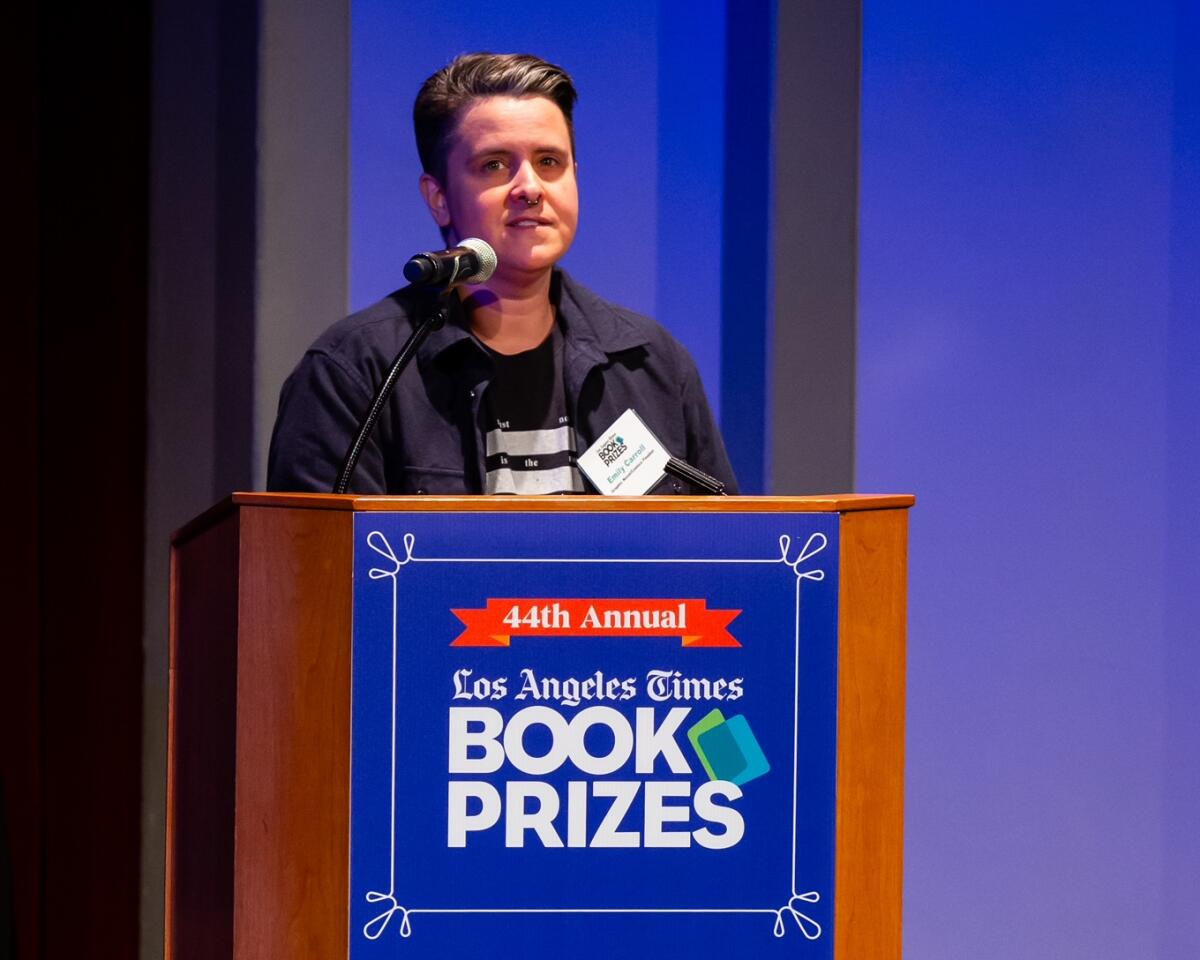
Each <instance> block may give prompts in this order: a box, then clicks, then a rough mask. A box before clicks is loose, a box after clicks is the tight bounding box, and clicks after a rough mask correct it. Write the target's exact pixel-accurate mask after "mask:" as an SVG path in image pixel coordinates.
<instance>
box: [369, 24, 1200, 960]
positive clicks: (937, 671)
mask: <svg viewBox="0 0 1200 960" xmlns="http://www.w3.org/2000/svg"><path fill="white" fill-rule="evenodd" d="M1001 6H1002V9H993V8H988V9H987V10H986V11H985V12H980V11H979V10H977V9H976V8H972V7H969V6H968V7H964V6H963V5H961V4H955V3H949V2H941V0H938V2H931V3H925V4H908V5H900V6H895V5H885V4H881V3H878V2H875V0H866V2H865V3H864V6H863V23H864V35H863V61H864V69H863V87H862V158H861V208H860V209H861V219H860V247H861V256H860V261H859V270H860V303H859V318H860V324H859V331H858V353H859V389H858V395H857V457H858V483H857V487H858V489H860V490H864V491H914V492H916V493H917V494H918V497H919V502H918V506H917V508H916V510H915V511H914V512H913V515H912V542H911V586H910V591H911V604H910V635H909V657H910V661H909V663H910V675H909V726H908V741H909V751H908V781H907V782H908V794H907V797H908V799H907V847H906V871H907V873H906V891H905V894H906V902H905V931H906V932H905V937H906V947H907V951H908V954H909V955H910V956H913V957H920V958H923V960H924V958H961V957H972V958H992V957H996V958H999V957H1006V958H1007V957H1011V956H1022V957H1041V956H1056V957H1088V958H1114V960H1115V958H1122V960H1124V958H1129V957H1164V958H1171V960H1174V958H1184V957H1194V956H1197V955H1200V921H1197V919H1196V917H1197V914H1198V913H1200V912H1198V911H1196V910H1195V909H1194V905H1193V901H1194V898H1195V894H1196V891H1197V889H1200V841H1198V840H1197V837H1198V836H1200V822H1198V817H1197V813H1196V809H1197V799H1196V798H1197V797H1200V758H1198V754H1200V730H1198V729H1197V725H1198V720H1197V717H1198V713H1200V711H1198V710H1197V707H1196V704H1197V703H1198V702H1200V653H1198V645H1197V642H1196V640H1197V637H1196V629H1195V624H1196V622H1197V619H1198V614H1200V610H1198V609H1197V603H1198V601H1197V597H1200V582H1198V574H1197V569H1198V567H1200V563H1198V558H1197V544H1198V542H1200V530H1198V525H1200V519H1198V518H1200V509H1198V508H1197V504H1198V503H1200V490H1198V489H1197V477H1198V476H1200V462H1198V461H1200V454H1198V453H1197V450H1198V449H1200V443H1198V442H1197V441H1198V440H1200V430H1198V429H1197V412H1198V411H1200V397H1198V396H1197V383H1200V344H1198V342H1197V329H1198V327H1197V300H1198V298H1197V280H1196V275H1197V270H1196V264H1197V263H1200V244H1198V242H1197V220H1198V214H1197V209H1198V193H1197V164H1198V162H1200V161H1198V155H1200V149H1198V147H1197V141H1198V131H1200V118H1198V110H1197V95H1198V94H1197V92H1198V91H1200V77H1198V76H1197V69H1196V64H1197V61H1198V60H1200V41H1198V40H1197V13H1196V5H1195V4H1194V3H1185V2H1183V0H1176V2H1174V3H1172V2H1170V0H1150V2H1146V3H1138V4H1134V3H1132V2H1117V3H1101V4H1095V3H1089V4H1083V3H1063V4H1055V5H1052V9H1046V8H1045V7H1044V6H1043V5H1035V4H1032V3H1021V2H1012V3H1007V4H1004V5H1001ZM601 9H602V12H601ZM353 12H354V19H353V37H354V46H353V78H352V79H353V103H352V107H353V113H352V117H353V127H352V223H351V235H352V259H351V264H352V266H351V270H352V276H351V290H352V294H351V296H352V301H353V305H354V306H356V307H357V306H361V305H363V304H365V303H367V302H370V301H371V300H373V299H375V298H377V297H378V296H380V295H382V294H384V293H386V292H387V291H388V290H390V289H392V288H393V287H395V286H397V285H398V284H399V269H398V268H399V265H400V263H401V262H402V260H403V258H404V257H406V256H408V255H409V254H410V253H412V252H414V251H416V250H418V249H422V248H428V247H430V246H434V245H436V244H437V239H438V237H437V233H436V231H435V230H434V229H433V227H432V224H431V223H430V222H429V220H428V216H427V214H426V213H425V211H424V210H423V208H422V207H421V206H420V204H419V200H418V196H417V193H416V189H415V184H416V179H417V175H418V172H419V171H418V169H417V165H416V160H415V156H414V151H413V148H412V145H411V132H410V121H409V111H410V109H411V100H412V96H413V94H414V92H415V90H416V88H417V85H418V84H419V82H420V81H421V80H422V79H423V78H424V77H425V76H426V75H428V74H429V73H430V72H432V71H433V70H434V69H436V68H437V67H438V66H440V65H441V64H442V63H443V62H445V61H446V60H447V59H448V58H449V57H451V56H453V55H454V54H455V53H458V52H461V51H464V50H468V49H480V48H492V49H496V50H516V49H526V50H532V51H535V52H538V53H541V54H543V55H545V56H547V57H549V58H550V59H552V60H556V61H558V62H561V63H562V64H563V65H564V66H566V67H567V68H568V69H569V70H570V71H571V72H572V73H573V74H574V75H575V77H576V79H577V81H578V84H579V87H580V90H581V94H582V99H581V102H580V106H579V111H578V114H577V126H578V133H579V137H578V147H579V157H580V165H581V166H580V177H581V181H582V192H583V203H584V207H583V221H582V230H581V233H580V239H579V242H578V243H577V245H576V249H575V250H574V251H573V252H572V254H571V256H570V258H569V260H568V263H567V265H568V267H569V268H570V269H571V270H573V271H574V272H575V273H576V274H577V275H578V276H579V277H580V278H581V279H582V280H584V282H586V283H588V284H590V285H593V286H594V287H596V288H597V289H598V290H599V291H601V292H603V293H606V294H608V295H610V296H613V297H614V298H616V299H620V300H621V301H623V302H625V303H626V304H628V305H630V306H632V307H634V308H636V309H640V310H643V311H645V312H649V313H655V314H657V315H658V316H659V317H660V318H661V319H663V320H664V321H665V322H666V323H667V324H668V325H669V326H671V327H672V328H673V329H674V330H675V331H676V333H677V334H678V335H679V336H680V337H681V338H682V339H683V340H684V341H685V342H686V343H687V344H688V345H689V347H690V348H691V349H692V350H693V353H694V354H695V355H696V356H697V359H698V361H699V363H700V366H701V370H702V373H703V375H704V378H705V382H706V384H707V386H708V390H709V395H710V398H711V399H712V400H713V401H714V403H716V401H717V399H718V395H719V393H720V386H719V375H720V370H721V356H720V343H721V329H720V326H721V316H720V308H719V300H720V293H721V287H720V283H719V279H718V278H719V276H720V252H719V251H720V249H721V243H722V239H723V237H724V236H727V232H726V231H725V230H724V227H723V223H722V213H721V210H722V203H723V202H725V201H726V200H727V196H726V197H723V195H722V191H723V189H724V185H725V184H729V186H730V189H733V188H734V187H737V186H740V188H741V189H744V190H747V191H751V192H754V191H761V189H763V187H762V185H761V184H758V183H747V184H741V185H739V184H738V183H737V180H736V178H730V177H728V172H729V171H726V170H725V169H724V166H723V140H724V126H723V125H724V123H725V115H726V114H725V111H726V108H727V105H726V103H725V102H724V96H723V91H724V90H725V83H724V76H723V70H724V67H725V59H724V49H725V42H726V37H727V33H726V29H725V20H724V4H718V3H715V2H712V0H703V2H701V3H699V4H689V5H687V6H686V7H685V6H684V5H683V4H680V3H675V2H673V0H663V2H662V3H660V4H658V5H655V4H641V3H636V2H631V0H616V2H614V3H610V4H606V5H605V6H604V7H603V8H597V7H592V6H591V5H586V6H585V5H578V6H571V7H569V8H566V9H557V10H556V11H555V16H554V17H553V18H548V17H545V16H540V15H533V13H532V11H531V9H526V8H524V7H522V6H520V5H516V6H508V7H505V8H503V9H501V10H499V11H490V12H489V15H488V17H487V18H486V19H487V22H486V23H484V24H481V25H479V26H471V27H469V28H468V27H465V26H464V27H461V28H458V27H455V26H454V25H450V26H449V27H446V26H445V25H442V24H439V28H438V30H437V31H426V30H422V29H416V28H414V26H413V25H414V24H418V23H421V22H422V20H421V17H422V15H423V14H424V12H425V8H424V7H420V6H419V5H417V4H412V3H388V4H385V3H382V2H380V0H357V2H355V3H354V5H353ZM433 33H436V34H437V35H438V36H437V39H436V40H434V39H432V37H431V34H433ZM689 66H690V69H689ZM734 107H735V108H736V104H735V105H734ZM766 149H769V146H768V145H767V144H764V150H766ZM726 209H728V207H726ZM668 242H670V243H671V244H673V246H672V249H673V250H680V249H683V250H686V251H688V255H689V257H690V259H691V265H690V266H689V267H688V269H687V271H686V272H683V271H680V270H679V269H678V268H676V267H675V266H674V265H673V264H668V263H667V260H666V258H665V257H664V255H663V254H662V253H661V252H660V251H662V250H663V249H665V245H666V244H667V243H668ZM612 250H622V251H624V254H623V255H622V256H621V257H615V256H612V255H611V253H610V251H612ZM767 302H769V301H767ZM764 329H765V330H769V325H765V327H764ZM764 335H766V334H764ZM768 346H769V344H768ZM786 415H787V411H769V410H765V411H764V412H763V416H764V418H767V417H771V416H776V417H778V416H786Z"/></svg>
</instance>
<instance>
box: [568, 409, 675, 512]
mask: <svg viewBox="0 0 1200 960" xmlns="http://www.w3.org/2000/svg"><path fill="white" fill-rule="evenodd" d="M670 459H671V454H670V453H668V452H667V451H666V450H664V449H663V445H662V444H661V443H659V442H658V437H656V436H655V435H654V434H653V433H651V432H650V428H649V427H647V426H646V425H645V424H644V423H643V422H642V418H641V417H639V416H638V415H637V414H636V413H634V412H633V411H632V410H626V411H625V412H624V413H623V414H621V415H620V416H619V417H617V419H616V420H615V421H614V422H613V425H612V426H611V427H609V428H608V430H606V431H605V432H604V433H603V434H602V435H601V437H600V439H599V440H597V441H596V442H595V443H593V444H592V445H591V446H590V447H588V449H587V450H586V451H585V452H584V453H582V454H580V455H579V460H578V464H579V469H580V470H582V471H583V472H584V474H585V475H586V476H587V478H588V479H589V480H590V481H592V484H593V485H594V486H595V487H596V489H597V490H599V491H600V492H601V493H603V494H604V495H605V496H622V497H638V496H641V495H642V494H643V493H646V492H647V491H649V490H652V489H654V487H655V486H656V485H657V484H658V482H659V481H660V480H662V478H663V476H664V475H665V467H666V464H667V461H668V460H670Z"/></svg>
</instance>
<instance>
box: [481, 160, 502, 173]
mask: <svg viewBox="0 0 1200 960" xmlns="http://www.w3.org/2000/svg"><path fill="white" fill-rule="evenodd" d="M503 169H504V161H503V160H496V159H492V160H485V161H484V163H483V171H484V173H496V172H498V171H500V170H503Z"/></svg>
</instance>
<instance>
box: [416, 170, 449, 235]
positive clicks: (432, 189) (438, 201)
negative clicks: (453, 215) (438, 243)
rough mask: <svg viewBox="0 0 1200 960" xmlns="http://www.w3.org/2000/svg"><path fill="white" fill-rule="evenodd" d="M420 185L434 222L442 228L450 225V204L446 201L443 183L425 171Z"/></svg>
mask: <svg viewBox="0 0 1200 960" xmlns="http://www.w3.org/2000/svg"><path fill="white" fill-rule="evenodd" d="M418 186H419V188H420V190H421V196H422V197H424V198H425V205H426V206H427V207H429V212H430V214H432V215H433V222H434V223H436V224H437V225H438V226H439V227H441V228H442V229H445V228H446V227H448V226H450V206H449V204H447V203H446V191H445V190H443V189H442V185H441V184H440V183H438V182H437V180H435V179H434V178H433V177H431V176H430V175H429V174H427V173H423V174H421V179H420V182H419V183H418Z"/></svg>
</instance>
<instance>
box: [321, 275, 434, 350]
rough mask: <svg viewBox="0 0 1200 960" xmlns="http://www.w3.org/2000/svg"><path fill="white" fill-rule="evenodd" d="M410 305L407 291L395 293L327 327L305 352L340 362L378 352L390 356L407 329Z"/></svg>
mask: <svg viewBox="0 0 1200 960" xmlns="http://www.w3.org/2000/svg"><path fill="white" fill-rule="evenodd" d="M414 303H415V301H414V299H413V296H412V294H411V293H410V292H409V290H408V289H407V288H405V289H401V290H397V291H395V292H394V293H391V294H389V295H388V296H386V297H384V298H383V299H382V300H379V301H377V302H376V303H373V304H371V305H370V306H369V307H364V308H363V309H362V310H357V311H355V312H354V313H352V314H350V315H349V316H348V317H343V318H342V319H341V320H339V321H337V322H336V323H334V324H332V325H331V326H329V327H327V328H326V329H325V331H324V333H322V334H321V335H320V336H319V337H317V339H316V340H315V341H314V342H313V344H312V346H311V347H309V348H308V352H309V353H310V354H319V355H322V354H323V355H325V356H327V357H331V358H336V359H338V360H341V361H343V362H353V361H354V360H356V359H360V358H362V357H365V356H374V355H376V354H379V353H383V354H387V355H391V354H394V353H395V352H396V350H398V349H399V346H400V340H401V336H402V335H404V336H406V335H407V334H408V332H409V330H410V327H411V324H410V320H409V318H410V317H411V315H412V313H413V308H414Z"/></svg>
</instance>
